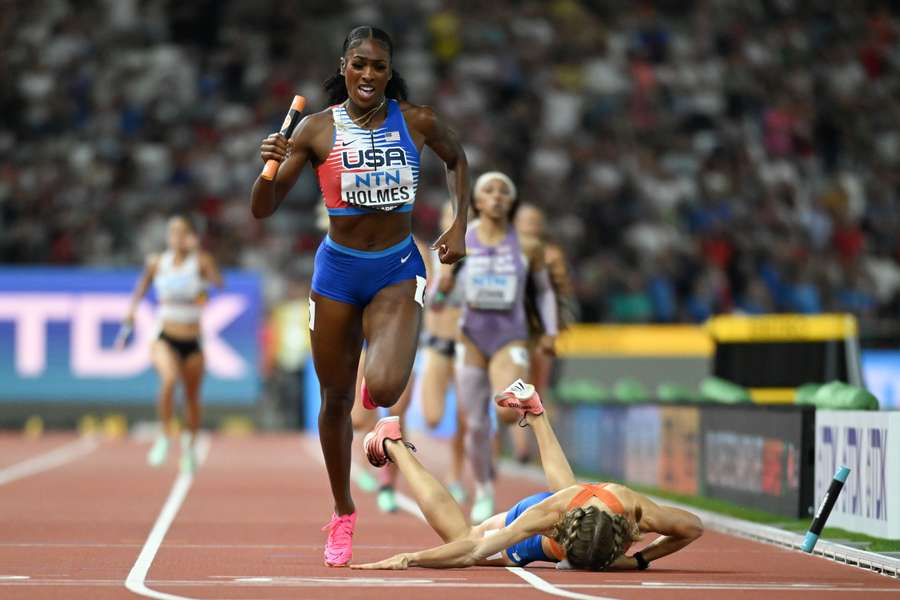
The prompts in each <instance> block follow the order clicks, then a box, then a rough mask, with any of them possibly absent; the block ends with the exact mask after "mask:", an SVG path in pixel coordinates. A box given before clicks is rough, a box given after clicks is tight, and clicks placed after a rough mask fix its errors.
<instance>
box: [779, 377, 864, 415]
mask: <svg viewBox="0 0 900 600" xmlns="http://www.w3.org/2000/svg"><path fill="white" fill-rule="evenodd" d="M812 385H814V384H807V385H803V386H800V387H799V388H797V395H796V400H795V401H796V403H797V404H807V405H812V406H815V407H816V408H824V409H829V410H878V398H876V397H875V396H874V395H873V394H872V393H871V392H869V391H868V390H866V389H863V388H861V387H858V386H855V385H850V384H849V383H844V382H843V381H832V382H830V383H826V384H825V385H819V386H817V389H816V390H815V391H814V392H812V393H810V392H811V391H812V388H811V387H810V386H812Z"/></svg>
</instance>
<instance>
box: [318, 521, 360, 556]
mask: <svg viewBox="0 0 900 600" xmlns="http://www.w3.org/2000/svg"><path fill="white" fill-rule="evenodd" d="M355 525H356V513H355V512H354V513H351V514H349V515H340V516H339V515H337V514H336V513H332V515H331V522H330V523H328V525H326V526H325V527H323V528H322V531H325V530H326V529H328V530H330V531H329V532H328V541H326V542H325V564H326V565H327V566H329V567H346V566H347V565H348V564H349V563H350V559H351V558H353V527H354V526H355Z"/></svg>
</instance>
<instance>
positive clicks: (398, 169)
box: [316, 100, 419, 216]
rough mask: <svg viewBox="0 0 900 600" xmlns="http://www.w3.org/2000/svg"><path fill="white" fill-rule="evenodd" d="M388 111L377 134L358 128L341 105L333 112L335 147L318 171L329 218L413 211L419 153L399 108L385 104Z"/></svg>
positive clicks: (373, 131) (396, 105)
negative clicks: (378, 212)
mask: <svg viewBox="0 0 900 600" xmlns="http://www.w3.org/2000/svg"><path fill="white" fill-rule="evenodd" d="M387 106H388V112H387V117H386V118H385V120H384V124H383V125H382V126H381V127H379V128H378V129H363V128H362V127H359V126H357V125H356V124H355V123H354V122H353V120H352V119H351V118H350V115H349V114H347V109H346V108H345V107H344V106H343V105H340V104H338V105H335V106H332V107H331V114H332V116H333V118H334V142H333V145H332V147H331V152H330V153H329V154H328V158H327V159H326V160H325V162H324V163H322V164H321V165H319V167H318V168H317V169H316V174H317V175H318V177H319V188H320V189H321V190H322V195H323V196H324V198H325V207H326V208H327V209H328V214H329V215H338V216H340V215H360V214H367V213H371V212H373V211H396V212H409V211H411V210H412V209H413V203H414V202H415V200H416V188H417V186H418V183H419V151H418V149H416V145H415V143H413V139H412V136H411V135H410V134H409V130H408V129H407V127H406V121H405V120H404V118H403V113H402V112H401V111H400V104H399V103H398V102H397V101H396V100H388V101H387Z"/></svg>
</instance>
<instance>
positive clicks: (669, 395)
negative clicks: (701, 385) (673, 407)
mask: <svg viewBox="0 0 900 600" xmlns="http://www.w3.org/2000/svg"><path fill="white" fill-rule="evenodd" d="M656 398H657V400H659V401H660V402H693V401H694V400H696V399H697V392H695V391H694V390H692V389H691V388H689V387H685V386H683V385H678V384H677V383H660V384H659V385H657V386H656Z"/></svg>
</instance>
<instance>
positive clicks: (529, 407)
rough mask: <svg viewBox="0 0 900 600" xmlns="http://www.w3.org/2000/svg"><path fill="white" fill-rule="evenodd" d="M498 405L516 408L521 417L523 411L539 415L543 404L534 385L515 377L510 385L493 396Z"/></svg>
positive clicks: (542, 410) (523, 413)
mask: <svg viewBox="0 0 900 600" xmlns="http://www.w3.org/2000/svg"><path fill="white" fill-rule="evenodd" d="M494 402H496V403H497V405H498V406H503V407H506V408H514V409H516V410H517V411H518V412H519V414H520V415H522V416H523V417H524V416H525V413H531V414H533V415H539V414H542V413H543V412H544V405H543V403H541V397H540V396H539V395H538V393H537V391H536V390H535V389H534V386H533V385H531V384H530V383H525V382H524V381H522V380H521V379H516V380H515V381H514V382H513V383H512V385H510V386H509V387H508V388H506V389H505V390H503V391H502V392H500V393H499V394H497V395H496V396H494Z"/></svg>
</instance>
